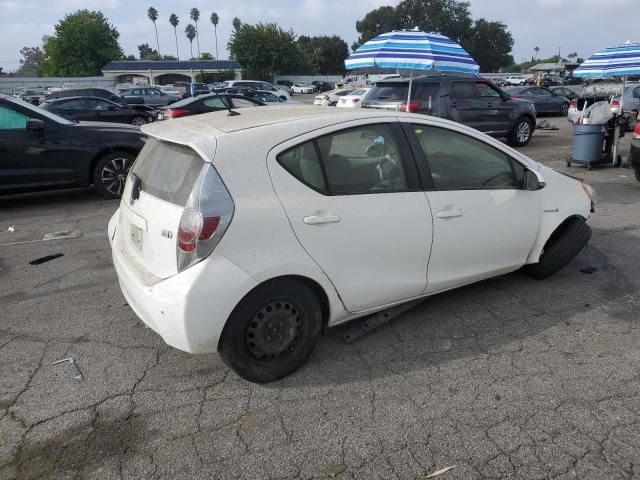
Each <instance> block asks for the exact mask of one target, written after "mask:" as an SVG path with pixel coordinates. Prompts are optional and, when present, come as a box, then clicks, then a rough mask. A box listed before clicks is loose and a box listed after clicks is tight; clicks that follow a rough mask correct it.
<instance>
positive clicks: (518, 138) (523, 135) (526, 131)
mask: <svg viewBox="0 0 640 480" xmlns="http://www.w3.org/2000/svg"><path fill="white" fill-rule="evenodd" d="M532 131H533V124H532V123H531V120H529V119H528V118H525V117H521V118H519V119H518V120H517V121H516V123H515V124H514V126H513V129H512V130H511V133H510V134H509V138H508V141H509V145H511V146H512V147H524V146H525V145H526V144H527V143H529V140H531V134H532Z"/></svg>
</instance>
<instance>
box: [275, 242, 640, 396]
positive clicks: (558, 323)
mask: <svg viewBox="0 0 640 480" xmlns="http://www.w3.org/2000/svg"><path fill="white" fill-rule="evenodd" d="M636 240H637V238H635V237H632V236H631V235H628V234H625V233H624V232H615V233H611V232H602V233H601V234H599V233H598V232H594V236H593V238H592V241H591V243H590V245H589V246H588V247H587V249H586V250H584V251H583V252H582V253H580V254H579V255H578V257H576V258H575V259H574V260H573V261H572V262H571V263H570V264H569V265H568V266H566V267H565V268H564V269H563V270H561V271H560V272H559V273H557V274H556V275H554V276H552V277H551V278H549V279H546V280H543V281H536V280H533V279H531V278H530V277H528V276H527V275H526V274H525V273H523V272H521V271H518V272H514V273H511V274H508V275H504V276H501V277H497V278H494V279H490V280H486V281H484V282H480V283H477V284H474V285H470V286H467V287H463V288H459V289H455V290H451V291H449V292H445V293H442V294H439V295H435V296H433V297H430V298H427V299H425V300H424V301H423V302H422V303H421V304H419V305H417V306H416V307H414V308H412V309H411V310H410V311H409V312H407V313H405V314H403V315H400V316H399V317H397V318H395V319H393V320H392V321H390V322H389V323H388V324H386V325H383V326H381V327H379V328H378V329H377V330H374V331H372V332H370V333H369V334H367V335H366V336H364V337H362V338H360V339H358V340H356V341H355V342H353V343H352V344H348V343H347V342H346V341H345V340H344V339H343V335H344V333H345V332H346V331H347V330H348V329H349V328H351V325H350V324H346V325H344V326H339V327H336V328H333V329H330V330H329V331H328V333H327V334H326V335H325V336H324V337H323V338H322V339H321V340H320V342H319V343H318V345H317V347H316V349H315V351H314V353H313V355H312V358H311V359H310V361H308V362H307V364H305V365H304V366H303V367H302V368H301V369H300V370H299V371H298V372H295V373H294V374H293V375H291V376H289V377H286V378H284V379H282V380H280V381H279V382H276V383H274V384H272V385H273V386H274V388H285V389H289V388H290V389H296V388H303V387H305V386H318V385H326V386H339V385H341V384H350V383H359V382H372V381H375V380H376V379H378V380H380V379H384V378H385V377H389V376H395V375H398V374H399V375H401V376H402V377H404V378H405V379H407V380H411V379H413V380H414V381H424V382H426V383H430V380H429V376H430V375H431V374H434V375H437V374H438V370H439V369H440V368H441V367H442V366H443V365H444V364H446V363H449V362H455V361H457V360H465V359H466V357H474V360H473V361H472V362H470V364H469V368H477V367H478V365H477V359H478V358H480V359H486V358H488V357H490V356H492V355H499V354H501V353H502V352H512V351H514V350H518V349H522V344H523V342H525V341H526V339H527V338H528V337H532V336H536V335H544V332H545V331H546V330H549V329H552V328H555V327H558V328H560V329H564V330H566V331H567V334H568V335H571V333H572V332H573V333H575V332H576V329H577V328H578V329H579V328H580V327H579V325H580V324H581V323H582V322H584V321H586V320H585V319H586V318H588V317H589V316H591V317H593V315H601V314H602V312H601V311H602V310H607V314H608V315H610V316H613V317H614V319H617V320H621V321H623V322H626V321H630V320H635V319H637V318H638V316H639V315H640V308H639V307H638V306H636V305H635V303H634V302H633V301H631V300H630V301H628V302H625V299H624V297H625V296H627V297H631V295H632V294H635V293H636V292H637V291H638V285H639V283H640V282H639V281H638V277H637V274H636V276H635V277H634V276H633V273H632V271H629V272H627V271H626V269H627V268H626V267H627V266H629V267H631V268H632V265H633V263H637V260H635V261H634V262H631V265H625V267H623V266H622V264H623V262H621V261H620V258H617V259H612V258H610V256H609V255H607V254H606V253H605V251H606V250H607V245H612V244H618V245H628V244H629V242H631V241H633V242H634V244H635V243H637V242H636ZM627 261H628V260H627ZM621 300H622V301H621ZM614 303H615V306H612V305H614ZM616 309H617V310H616ZM634 312H635V313H634ZM609 321H610V320H609ZM549 337H550V339H551V340H550V342H551V343H550V344H549V345H548V348H549V349H550V350H552V351H553V350H555V351H557V350H562V345H561V344H559V343H557V342H559V341H560V342H562V341H564V340H566V339H563V337H562V335H558V334H555V335H549ZM567 341H568V340H567ZM528 355H530V356H531V352H529V353H528ZM534 356H535V355H534ZM465 361H466V360H465ZM483 365H485V364H484V363H483Z"/></svg>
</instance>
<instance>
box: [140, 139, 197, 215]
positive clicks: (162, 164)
mask: <svg viewBox="0 0 640 480" xmlns="http://www.w3.org/2000/svg"><path fill="white" fill-rule="evenodd" d="M203 163H204V162H203V160H202V158H200V157H199V156H198V154H197V153H196V152H195V151H193V150H192V149H191V148H189V147H185V146H183V145H177V144H175V143H168V142H161V141H159V140H156V139H155V138H149V140H147V143H146V145H145V146H144V148H143V149H142V151H141V152H140V154H139V155H138V159H137V160H136V163H135V165H134V167H133V170H132V173H133V174H135V175H136V176H137V177H138V178H139V179H140V182H141V190H142V191H144V192H146V193H148V194H150V195H153V196H154V197H157V198H159V199H161V200H165V201H167V202H170V203H173V204H175V205H180V206H185V205H186V204H187V200H188V199H189V195H190V193H191V190H192V189H193V187H194V185H195V182H196V180H197V178H198V175H199V174H200V171H201V170H202V165H203Z"/></svg>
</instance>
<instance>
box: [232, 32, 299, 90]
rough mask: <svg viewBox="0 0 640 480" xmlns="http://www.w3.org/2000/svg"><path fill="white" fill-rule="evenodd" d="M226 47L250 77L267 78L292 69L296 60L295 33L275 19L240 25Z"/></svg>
mask: <svg viewBox="0 0 640 480" xmlns="http://www.w3.org/2000/svg"><path fill="white" fill-rule="evenodd" d="M228 48H229V52H230V53H231V54H232V55H233V57H234V58H235V59H236V60H238V62H240V63H241V64H242V66H243V67H244V68H246V70H247V75H248V76H249V78H255V79H260V80H270V79H271V77H272V76H273V75H275V74H278V73H289V72H290V71H292V70H294V69H295V68H296V64H297V62H298V61H299V52H300V50H299V49H298V45H297V44H296V38H295V35H294V34H293V32H291V31H288V32H287V31H284V30H282V28H280V27H278V26H277V25H276V24H275V23H266V24H263V23H259V24H257V25H241V26H240V28H239V29H238V30H236V31H235V32H234V33H233V34H232V35H231V39H230V40H229V43H228Z"/></svg>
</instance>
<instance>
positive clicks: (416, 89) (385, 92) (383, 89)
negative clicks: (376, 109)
mask: <svg viewBox="0 0 640 480" xmlns="http://www.w3.org/2000/svg"><path fill="white" fill-rule="evenodd" d="M408 88H409V84H408V83H407V82H402V83H390V82H384V83H379V84H377V85H376V87H375V88H374V89H373V90H372V91H371V92H370V93H369V95H368V98H367V101H369V102H371V101H380V102H399V101H406V100H407V93H408V92H407V90H408ZM439 91H440V84H438V83H424V82H415V83H414V84H413V86H412V88H411V98H412V99H416V100H427V99H428V98H429V97H431V98H432V99H435V97H436V95H437V94H438V92H439Z"/></svg>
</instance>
